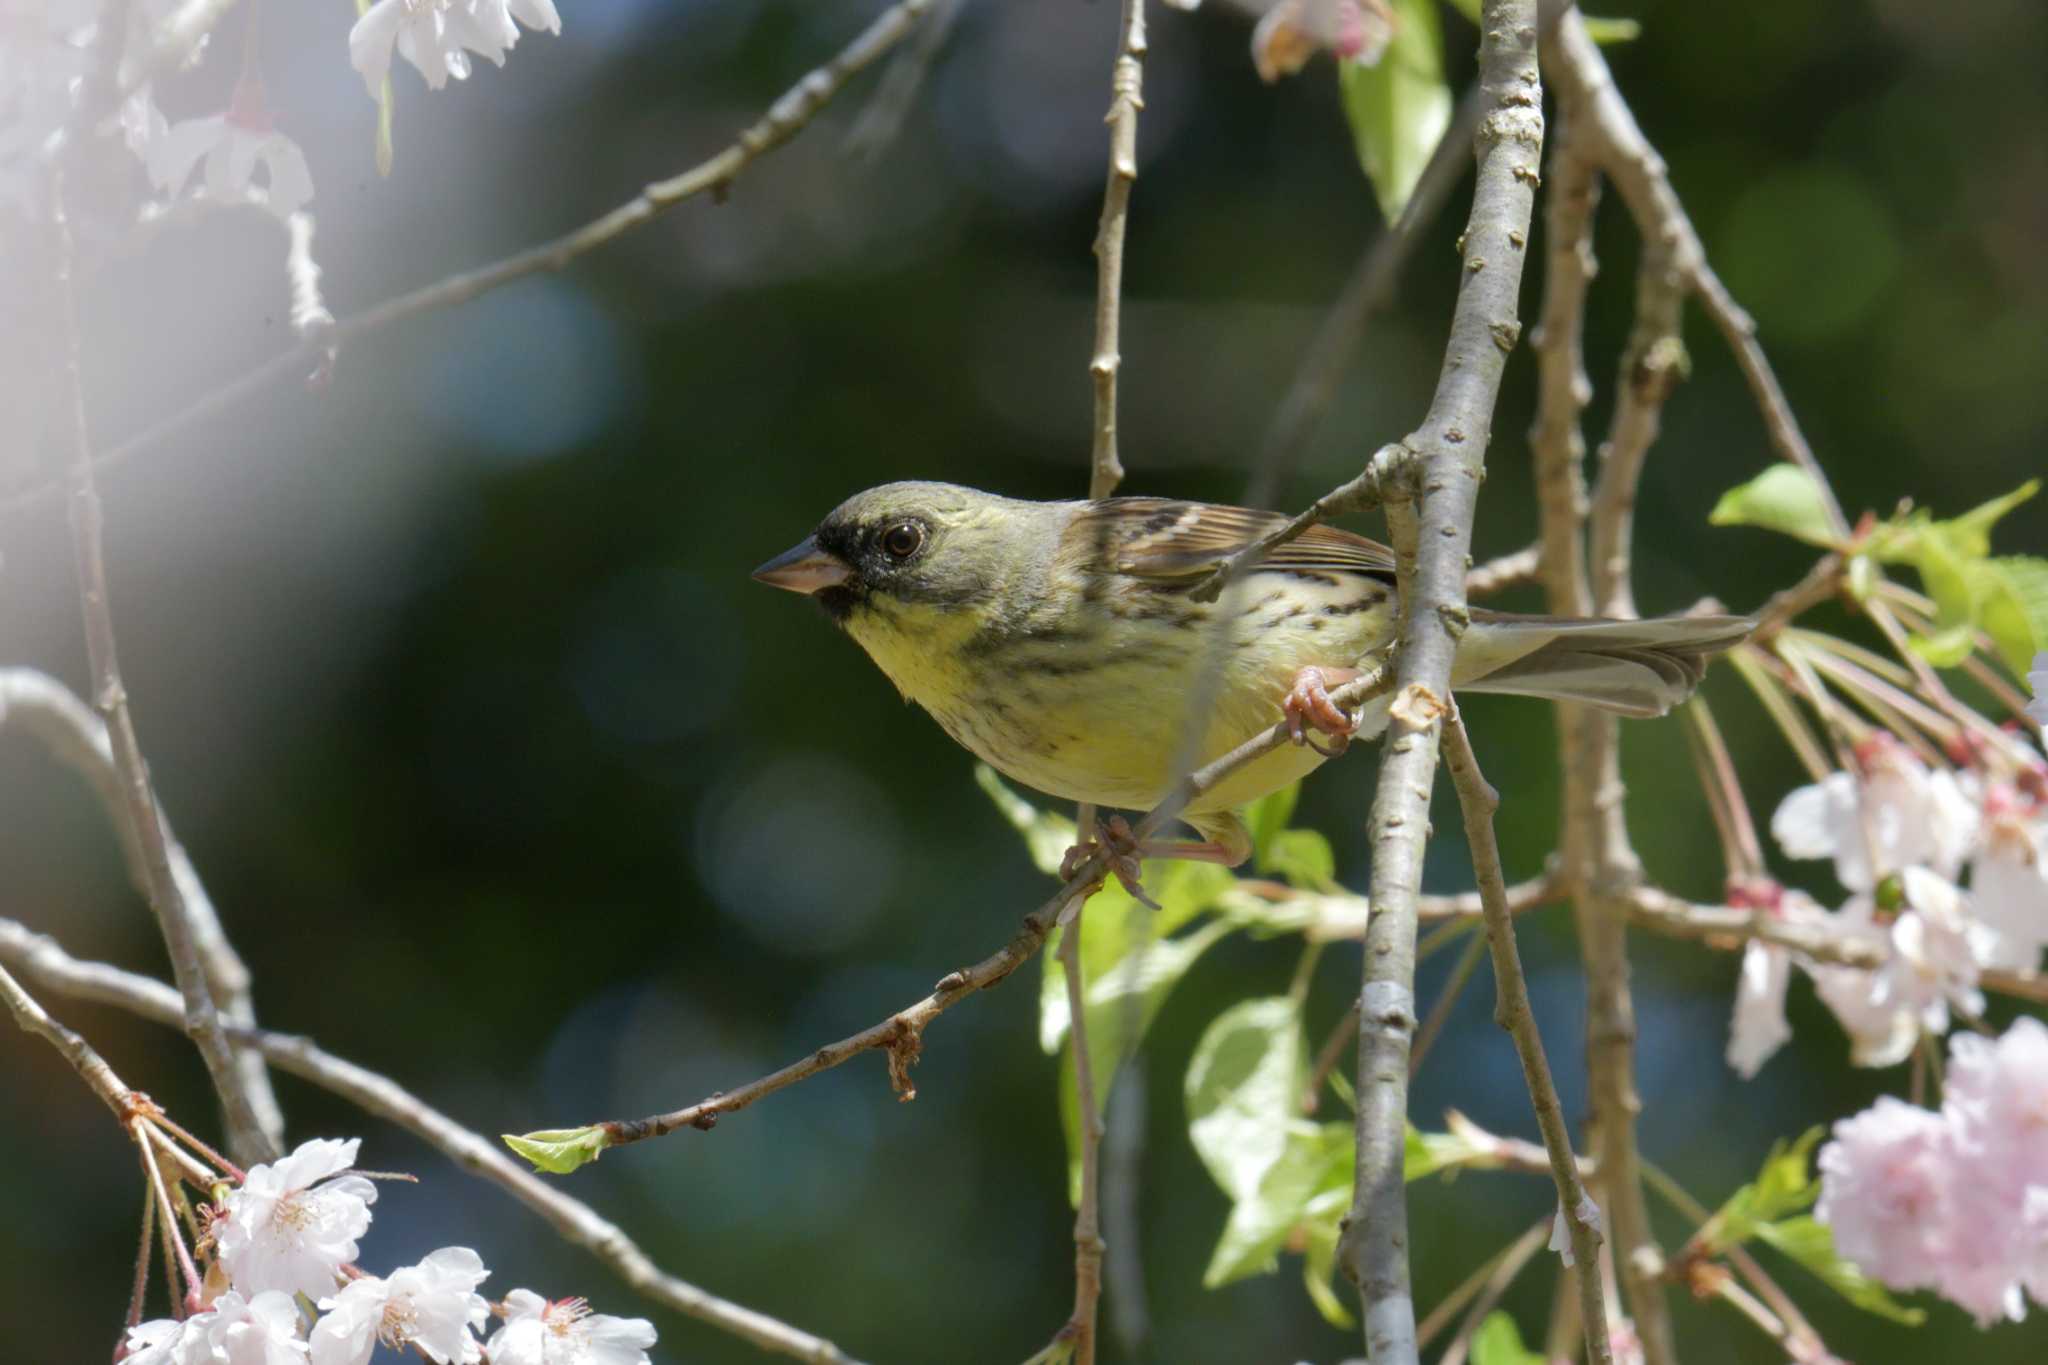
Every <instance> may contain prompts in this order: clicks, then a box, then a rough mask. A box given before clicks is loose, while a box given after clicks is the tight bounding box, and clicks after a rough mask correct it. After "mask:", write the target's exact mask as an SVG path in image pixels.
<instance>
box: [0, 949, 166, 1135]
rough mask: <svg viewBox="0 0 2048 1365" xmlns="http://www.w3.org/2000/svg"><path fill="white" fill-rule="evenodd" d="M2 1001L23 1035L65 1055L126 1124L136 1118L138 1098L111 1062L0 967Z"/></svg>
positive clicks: (93, 1090) (95, 1092)
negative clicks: (36, 1039) (37, 1038)
mask: <svg viewBox="0 0 2048 1365" xmlns="http://www.w3.org/2000/svg"><path fill="white" fill-rule="evenodd" d="M0 1000H5V1001H6V1002H7V1008H8V1011H9V1012H10V1013H12V1014H13V1015H14V1022H15V1023H16V1024H18V1025H20V1026H21V1030H22V1032H24V1033H33V1034H37V1035H39V1036H40V1037H42V1038H43V1039H44V1040H45V1041H47V1042H48V1043H49V1044H50V1046H51V1047H54V1048H56V1049H57V1051H59V1052H61V1053H62V1054H64V1060H65V1061H67V1062H69V1063H71V1069H72V1070H73V1071H76V1072H77V1073H78V1075H79V1078H80V1079H81V1080H83V1081H84V1082H85V1083H86V1085H87V1086H88V1087H90V1088H91V1090H92V1093H93V1094H95V1095H98V1096H99V1097H100V1099H102V1100H103V1101H105V1102H106V1106H107V1108H109V1109H111V1110H113V1111H114V1117H116V1118H118V1119H120V1120H122V1121H123V1122H124V1123H125V1122H126V1121H127V1120H128V1119H129V1118H130V1117H131V1116H132V1115H133V1114H134V1112H135V1096H134V1094H133V1092H131V1091H130V1090H129V1089H128V1087H127V1086H125V1085H123V1084H122V1083H121V1078H120V1077H119V1076H116V1075H115V1074H114V1068H112V1067H110V1066H108V1065H107V1059H106V1058H104V1057H102V1056H100V1054H99V1052H98V1051H97V1050H95V1049H94V1047H93V1045H92V1044H91V1043H88V1042H86V1041H85V1039H84V1038H83V1037H81V1036H80V1035H79V1034H78V1033H77V1032H75V1031H74V1030H72V1029H69V1028H66V1027H65V1026H64V1025H63V1024H60V1023H58V1022H57V1021H56V1020H55V1019H52V1018H51V1017H50V1013H49V1011H48V1010H45V1009H44V1008H43V1007H42V1006H41V1005H40V1004H38V1003H37V1001H36V998H35V997H34V996H32V995H30V994H29V993H28V992H27V991H25V990H23V989H22V986H21V983H20V982H19V981H16V980H15V979H14V978H13V976H11V975H9V974H8V971H7V969H6V968H5V967H0Z"/></svg>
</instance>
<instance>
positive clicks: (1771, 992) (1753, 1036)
mask: <svg viewBox="0 0 2048 1365" xmlns="http://www.w3.org/2000/svg"><path fill="white" fill-rule="evenodd" d="M1791 980H1792V955H1791V954H1790V953H1788V952H1787V951H1785V949H1783V948H1779V947H1776V946H1774V945H1772V944H1769V943H1765V942H1764V941H1763V940H1762V939H1751V940H1750V941H1749V944H1748V946H1747V947H1745V948H1744V949H1743V950H1742V974H1741V975H1740V976H1739V977H1738V978H1737V980H1736V986H1735V1012H1734V1014H1733V1016H1732V1017H1731V1018H1730V1020H1729V1023H1728V1065H1729V1066H1731V1067H1733V1068H1734V1069H1735V1073H1736V1074H1737V1075H1739V1076H1741V1077H1742V1079H1744V1080H1749V1079H1750V1078H1751V1077H1753V1076H1755V1075H1756V1073H1757V1072H1758V1070H1760V1069H1761V1068H1762V1066H1763V1064H1764V1063H1765V1062H1766V1061H1768V1060H1770V1057H1771V1054H1772V1053H1774V1052H1776V1051H1777V1050H1778V1049H1779V1048H1781V1047H1783V1046H1784V1045H1785V1044H1786V1043H1787V1042H1788V1041H1789V1040H1790V1039H1791V1037H1792V1026H1791V1025H1790V1024H1789V1023H1787V1022H1786V1021H1785V988H1786V987H1787V986H1788V985H1789V984H1791Z"/></svg>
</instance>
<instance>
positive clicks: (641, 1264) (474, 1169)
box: [0, 920, 856, 1365]
mask: <svg viewBox="0 0 2048 1365" xmlns="http://www.w3.org/2000/svg"><path fill="white" fill-rule="evenodd" d="M0 962H4V963H6V964H7V965H9V966H11V967H13V968H14V969H15V970H17V971H20V972H21V973H23V974H24V975H25V976H27V977H29V978H30V979H31V980H33V981H34V982H36V983H37V984H38V985H39V986H41V987H42V988H43V989H44V990H46V991H50V992H52V993H54V994H59V995H65V996H70V997H72V998H75V999H80V1000H91V1001H95V1002H98V1003H100V1004H105V1005H112V1006H114V1007H115V1008H117V1009H123V1010H126V1011H128V1012H129V1013H131V1014H135V1015H137V1016H139V1017H141V1018H144V1019H148V1020H150V1021H151V1022H153V1023H158V1024H166V1025H169V1026H171V1027H173V1028H176V1027H178V1026H179V1024H180V1023H181V1021H182V1017H183V1005H182V1002H181V1001H180V999H179V996H178V992H177V991H175V990H173V989H172V988H171V987H169V986H167V985H165V984H164V983H163V982H161V981H156V980H153V979H152V978H150V977H146V976H138V975H136V974H135V973H133V972H126V971H122V970H121V969H120V968H118V967H112V966H108V965H107V964H105V963H100V962H82V961H79V960H78V959H76V958H74V957H72V956H71V955H70V954H68V953H66V952H65V951H64V949H63V948H62V947H60V946H59V945H58V943H57V942H56V940H54V939H52V938H49V937H47V936H46V935H42V934H37V933H34V932H32V931H30V930H28V929H26V928H24V927H23V926H22V925H20V924H17V923H15V922H14V921H12V920H0ZM231 1032H232V1033H233V1034H234V1037H235V1040H236V1041H237V1042H238V1043H242V1044H244V1045H247V1046H249V1047H251V1048H253V1049H255V1050H256V1051H258V1052H260V1053H261V1054H262V1055H263V1057H264V1058H265V1059H267V1060H268V1061H269V1062H270V1063H271V1065H273V1066H275V1067H277V1068H278V1070H280V1071H285V1072H289V1073H290V1074H292V1075H294V1076H298V1077H300V1078H302V1079H304V1080H307V1081H310V1082H312V1083H313V1084H314V1085H317V1086H319V1087H320V1088H321V1089H323V1090H327V1091H330V1092H332V1093H333V1094H336V1095H339V1096H341V1097H342V1098H343V1099H346V1100H348V1101H350V1102H351V1103H353V1104H355V1105H356V1106H357V1107H359V1108H361V1109H362V1110H363V1111H364V1112H365V1113H368V1114H371V1115H374V1116H376V1117H377V1118H381V1119H385V1120H388V1121H389V1122H391V1123H394V1124H396V1125H398V1126H399V1127H401V1128H404V1129H405V1130H407V1131H408V1132H410V1133H412V1134H414V1135H415V1136H417V1137H419V1138H420V1139H421V1140H422V1141H424V1142H425V1143H427V1145H429V1146H430V1147H432V1148H434V1149H435V1150H436V1151H438V1152H440V1153H441V1154H442V1155H443V1156H446V1157H447V1158H448V1159H449V1160H450V1161H452V1162H454V1163H455V1164H456V1165H458V1166H460V1167H462V1168H463V1169H464V1170H467V1171H469V1172H470V1173H471V1174H473V1175H478V1176H481V1177H483V1178H484V1179H486V1180H488V1181H490V1182H491V1183H493V1184H495V1185H497V1186H499V1187H500V1188H501V1189H503V1190H504V1191H505V1192H506V1193H508V1194H510V1195H511V1196H512V1197H513V1198H514V1199H516V1200H518V1201H519V1202H520V1203H522V1204H524V1205H526V1206H527V1207H528V1208H529V1209H532V1210H533V1211H534V1212H535V1213H537V1214H539V1215H540V1216H541V1218H542V1219H543V1220H544V1221H546V1222H547V1224H548V1225H549V1226H550V1227H552V1228H554V1230H555V1231H556V1233H558V1234H559V1235H560V1236H561V1237H562V1239H563V1240H564V1241H567V1242H570V1243H573V1244H574V1245H576V1246H580V1247H582V1248H584V1249H585V1250H587V1251H589V1252H590V1253H591V1254H592V1255H594V1256H596V1257H597V1258H598V1260H600V1261H602V1262H603V1263H604V1264H605V1265H606V1266H608V1267H610V1269H611V1270H612V1271H613V1272H614V1273H616V1274H617V1275H618V1276H619V1278H620V1279H621V1280H623V1281H624V1282H625V1283H626V1284H627V1285H628V1286H630V1287H631V1288H632V1289H634V1290H635V1291H637V1292H638V1293H640V1294H643V1295H645V1296H646V1297H647V1298H648V1299H649V1300H651V1301H653V1302H654V1303H658V1304H660V1305H662V1306H663V1307H666V1308H671V1309H674V1310H675V1311H676V1312H678V1313H682V1314H685V1315H686V1316H688V1317H692V1318H695V1319H697V1320H698V1321H700V1322H704V1323H707V1324H709V1325H710V1326H713V1327H716V1328H718V1329H719V1330H721V1331H724V1332H729V1333H731V1334H732V1335H734V1336H737V1337H740V1338H741V1339H742V1340H745V1341H749V1342H752V1343H753V1344H754V1345H756V1346H758V1347H760V1348H761V1349H762V1350H765V1351H771V1352H773V1353H775V1354H777V1355H781V1356H787V1357H790V1358H792V1359H796V1360H802V1361H807V1362H810V1365H856V1362H855V1361H854V1360H853V1359H852V1358H851V1357H849V1356H848V1355H847V1354H846V1353H845V1352H843V1351H841V1350H840V1349H839V1348H838V1347H837V1346H834V1345H833V1344H832V1343H831V1342H829V1341H826V1340H825V1339H823V1338H822V1337H818V1336H814V1335H812V1334H811V1333H809V1332H806V1331H803V1330H802V1329H800V1328H796V1327H792V1326H790V1325H789V1324H788V1323H785V1322H782V1321H780V1320H778V1319H776V1318H772V1317H770V1316H768V1315H767V1314H765V1313H760V1312H756V1311H755V1310H754V1309H751V1308H746V1307H744V1306H742V1305H740V1304H736V1303H732V1302H730V1301H729V1300H726V1299H722V1298H719V1297H718V1296H717V1295H715V1294H711V1293H708V1292H707V1291H705V1290H703V1289H699V1288H698V1287H697V1286H696V1285H693V1284H690V1283H688V1282H687V1281H684V1280H681V1279H678V1278H676V1277H675V1276H674V1275H671V1274H669V1273H668V1272H667V1271H665V1270H663V1269H661V1267H660V1266H658V1265H656V1264H655V1263H654V1261H653V1260H652V1259H651V1258H650V1257H649V1256H648V1255H647V1253H646V1252H644V1251H642V1250H641V1249H640V1248H639V1246H637V1245H636V1244H635V1243H634V1242H633V1240H632V1239H631V1238H630V1237H628V1236H627V1235H626V1233H625V1230H624V1229H622V1228H620V1227H619V1226H618V1225H617V1224H615V1223H613V1222H611V1221H609V1220H608V1219H606V1218H604V1217H602V1216H601V1215H599V1214H598V1212H597V1211H596V1210H595V1209H593V1208H591V1207H590V1206H589V1205H588V1204H585V1203H583V1202H582V1201H581V1200H579V1199H576V1198H574V1197H572V1196H570V1195H567V1194H564V1193H563V1192H562V1190H561V1187H560V1186H559V1185H554V1184H550V1183H548V1182H547V1181H544V1180H542V1179H541V1178H540V1177H539V1176H537V1175H534V1174H533V1173H532V1172H531V1171H528V1170H526V1169H525V1168H524V1167H522V1166H521V1165H520V1164H519V1163H518V1162H516V1161H514V1160H513V1159H512V1158H511V1157H509V1156H507V1155H506V1154H505V1152H504V1150H503V1149H502V1148H500V1147H499V1146H498V1145H497V1144H496V1143H495V1142H493V1141H491V1140H490V1139H488V1138H486V1137H484V1136H483V1135H482V1134H479V1133H473V1132H471V1131H470V1130H469V1129H467V1128H465V1127H463V1126H462V1125H461V1124H460V1123H457V1122H456V1121H455V1120H454V1119H452V1118H449V1117H448V1116H447V1115H446V1114H443V1113H441V1112H440V1111H439V1110H436V1109H434V1108H433V1107H432V1106H431V1105H428V1104H427V1103H426V1102H425V1101H423V1100H421V1099H420V1098H419V1097H418V1096H417V1095H414V1094H412V1093H411V1092H409V1091H407V1090H406V1089H405V1088H404V1087H403V1086H401V1085H399V1084H398V1083H397V1082H396V1081H393V1080H391V1079H389V1078H388V1077H385V1076H382V1075H379V1074H378V1073H376V1072H374V1071H371V1070H369V1069H368V1068H366V1067H361V1066H357V1065H356V1064H355V1063H353V1062H350V1061H347V1060H345V1059H344V1058H341V1057H337V1056H335V1055H334V1054H333V1053H331V1052H327V1051H325V1050H324V1049H322V1048H321V1047H319V1046H318V1045H317V1044H315V1043H314V1042H313V1041H312V1040H311V1039H309V1038H302V1037H294V1036H292V1035H290V1034H283V1033H271V1032H268V1031H265V1030H260V1029H243V1028H239V1027H234V1028H231Z"/></svg>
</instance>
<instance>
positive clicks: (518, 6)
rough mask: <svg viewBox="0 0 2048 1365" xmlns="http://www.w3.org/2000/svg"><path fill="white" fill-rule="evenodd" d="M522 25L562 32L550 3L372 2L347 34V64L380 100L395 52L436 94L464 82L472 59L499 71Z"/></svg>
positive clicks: (470, 0) (469, 0)
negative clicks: (451, 80)
mask: <svg viewBox="0 0 2048 1365" xmlns="http://www.w3.org/2000/svg"><path fill="white" fill-rule="evenodd" d="M515 20H516V21H517V22H514V21H515ZM521 23H523V24H525V25H526V26H527V27H528V28H536V29H546V30H547V31H548V32H550V33H560V32H561V31H562V16H561V15H560V14H558V13H556V11H555V6H554V0H377V3H376V4H374V5H372V6H370V8H369V9H367V10H365V11H364V12H363V16H362V17H361V18H360V19H358V20H356V22H355V27H353V28H351V29H350V30H349V33H348V59H349V63H350V64H351V65H352V66H354V67H355V69H356V71H357V72H358V73H360V74H361V76H362V78H363V85H364V86H365V87H366V88H367V89H368V90H369V92H370V98H371V99H378V98H380V97H381V95H382V92H383V88H384V78H385V77H386V76H388V75H389V74H390V72H391V54H392V52H393V51H394V50H396V51H397V53H398V55H399V56H401V57H403V58H405V60H406V61H408V62H410V63H412V65H413V66H414V68H416V69H417V70H418V71H419V73H420V75H421V76H423V77H424V78H425V79H426V82H427V87H428V88H429V89H432V90H439V89H440V88H441V87H442V86H444V85H446V84H447V83H448V81H449V78H451V77H453V78H454V79H455V80H458V81H459V80H465V79H467V78H468V76H469V58H470V54H472V53H474V54H476V55H477V56H480V57H483V58H485V59H487V60H489V61H491V62H494V63H496V64H497V65H499V66H503V65H504V64H505V54H506V53H507V52H509V51H511V50H512V46H513V44H515V43H517V42H518V41H519V24H521Z"/></svg>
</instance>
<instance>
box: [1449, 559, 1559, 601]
mask: <svg viewBox="0 0 2048 1365" xmlns="http://www.w3.org/2000/svg"><path fill="white" fill-rule="evenodd" d="M1542 567H1543V550H1542V547H1541V546H1537V545H1526V546H1524V547H1523V548H1521V549H1519V550H1517V551H1515V552H1514V553H1513V554H1507V555H1500V556H1498V557H1497V558H1494V559H1489V560H1487V561H1486V562H1485V563H1484V564H1481V565H1480V566H1479V567H1478V568H1476V569H1474V570H1472V572H1470V573H1468V574H1466V575H1465V597H1466V599H1467V600H1468V601H1470V600H1472V599H1475V598H1480V597H1491V596H1493V595H1494V594H1495V593H1500V592H1506V591H1507V590H1508V589H1509V588H1512V587H1514V586H1515V585H1516V584H1518V583H1526V582H1528V581H1529V580H1530V579H1532V578H1534V577H1536V575H1537V574H1538V573H1540V572H1541V571H1542Z"/></svg>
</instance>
